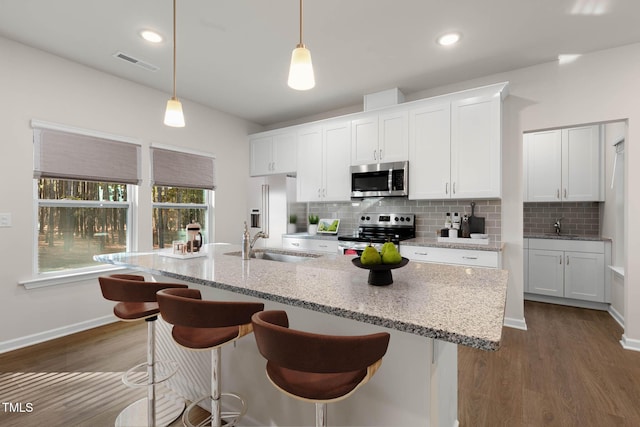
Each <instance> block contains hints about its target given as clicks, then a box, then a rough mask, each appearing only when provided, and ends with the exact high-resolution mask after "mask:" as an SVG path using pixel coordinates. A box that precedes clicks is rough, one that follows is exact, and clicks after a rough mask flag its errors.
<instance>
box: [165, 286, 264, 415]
mask: <svg viewBox="0 0 640 427" xmlns="http://www.w3.org/2000/svg"><path fill="white" fill-rule="evenodd" d="M157 297H158V303H159V305H160V313H161V314H162V318H163V319H164V320H165V321H167V322H169V323H171V324H173V325H174V326H173V329H172V331H171V334H172V336H173V339H174V340H175V341H176V343H178V344H179V345H181V346H183V347H185V348H187V349H190V350H195V351H197V350H210V351H211V395H210V396H204V397H202V398H200V399H198V400H197V401H195V402H193V403H192V404H191V405H189V406H188V407H187V409H186V410H185V411H184V414H183V416H182V421H183V423H184V424H185V425H186V426H189V427H190V426H193V424H192V423H191V421H190V419H189V413H190V412H191V409H193V408H194V407H195V406H197V405H198V403H200V402H202V401H203V400H204V399H211V417H210V419H211V425H212V426H218V427H219V426H221V425H222V422H223V421H224V423H225V426H234V425H236V423H237V422H238V421H239V420H240V419H241V418H242V416H243V415H244V414H245V413H246V411H247V404H246V402H245V401H244V399H243V398H242V397H240V396H239V395H237V394H234V393H221V392H220V390H221V376H220V371H221V347H222V346H224V345H225V344H229V343H232V342H234V341H236V340H238V339H239V338H241V337H243V336H245V335H247V334H250V333H251V332H252V330H253V328H252V325H251V316H252V315H253V314H254V313H256V312H258V311H261V310H263V309H264V304H262V303H254V302H223V301H207V300H202V295H201V294H200V291H199V290H197V289H165V290H162V291H160V292H158V295H157ZM222 396H227V397H231V398H233V399H236V400H237V401H239V402H240V404H241V409H240V410H239V411H226V412H223V411H222ZM205 422H208V419H207V420H205V421H203V422H201V423H200V424H198V425H203V424H204V423H205Z"/></svg>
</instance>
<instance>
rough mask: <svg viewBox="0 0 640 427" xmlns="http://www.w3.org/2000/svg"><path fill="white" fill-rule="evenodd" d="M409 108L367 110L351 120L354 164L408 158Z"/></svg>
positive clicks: (395, 160) (352, 159)
mask: <svg viewBox="0 0 640 427" xmlns="http://www.w3.org/2000/svg"><path fill="white" fill-rule="evenodd" d="M408 117H409V114H408V112H407V111H406V110H405V109H400V110H392V111H388V112H374V113H365V114H363V115H361V116H360V117H359V118H357V119H354V120H352V121H351V164H352V165H368V164H373V163H384V162H397V161H405V160H407V159H408V157H409V139H408V132H407V128H408Z"/></svg>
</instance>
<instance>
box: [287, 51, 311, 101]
mask: <svg viewBox="0 0 640 427" xmlns="http://www.w3.org/2000/svg"><path fill="white" fill-rule="evenodd" d="M287 83H288V84H289V87H290V88H292V89H296V90H309V89H311V88H312V87H314V86H315V85H316V80H315V77H314V75H313V64H312V63H311V52H310V51H309V49H307V48H306V47H304V45H303V44H299V45H298V46H297V47H296V48H295V49H293V52H291V66H290V67H289V81H288V82H287Z"/></svg>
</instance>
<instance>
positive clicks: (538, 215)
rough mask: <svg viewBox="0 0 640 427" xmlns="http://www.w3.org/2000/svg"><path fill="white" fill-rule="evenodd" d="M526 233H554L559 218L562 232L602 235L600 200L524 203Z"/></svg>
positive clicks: (579, 234)
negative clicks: (554, 225)
mask: <svg viewBox="0 0 640 427" xmlns="http://www.w3.org/2000/svg"><path fill="white" fill-rule="evenodd" d="M523 215H524V234H525V235H527V234H548V233H554V232H555V230H554V228H553V223H554V222H555V221H556V219H558V218H562V220H561V221H560V223H561V225H562V233H564V234H576V235H578V236H598V235H600V203H598V202H561V203H558V202H547V203H543V202H539V203H524V212H523Z"/></svg>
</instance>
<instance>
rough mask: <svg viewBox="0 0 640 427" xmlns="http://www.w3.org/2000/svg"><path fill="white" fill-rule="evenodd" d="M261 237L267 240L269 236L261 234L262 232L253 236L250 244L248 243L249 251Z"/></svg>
mask: <svg viewBox="0 0 640 427" xmlns="http://www.w3.org/2000/svg"><path fill="white" fill-rule="evenodd" d="M261 237H262V238H263V239H268V238H269V235H268V234H265V233H263V232H262V231H258V232H257V233H256V234H255V235H254V236H253V238H252V239H251V242H249V250H251V249H253V245H255V244H256V241H257V240H258V239H259V238H261Z"/></svg>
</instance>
